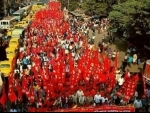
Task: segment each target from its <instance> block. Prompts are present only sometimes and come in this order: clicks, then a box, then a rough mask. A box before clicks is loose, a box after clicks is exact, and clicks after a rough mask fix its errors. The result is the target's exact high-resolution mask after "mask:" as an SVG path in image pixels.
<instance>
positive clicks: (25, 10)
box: [21, 5, 32, 16]
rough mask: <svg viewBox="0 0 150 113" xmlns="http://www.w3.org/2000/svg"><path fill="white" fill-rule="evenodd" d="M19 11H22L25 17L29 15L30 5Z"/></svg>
mask: <svg viewBox="0 0 150 113" xmlns="http://www.w3.org/2000/svg"><path fill="white" fill-rule="evenodd" d="M21 9H23V10H24V15H25V16H27V15H28V14H29V13H30V11H31V9H32V5H28V6H25V7H23V8H21Z"/></svg>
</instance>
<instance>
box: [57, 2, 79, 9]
mask: <svg viewBox="0 0 150 113" xmlns="http://www.w3.org/2000/svg"><path fill="white" fill-rule="evenodd" d="M59 1H60V2H61V4H62V8H64V7H66V8H68V5H69V11H74V10H75V9H77V8H78V6H79V0H59Z"/></svg>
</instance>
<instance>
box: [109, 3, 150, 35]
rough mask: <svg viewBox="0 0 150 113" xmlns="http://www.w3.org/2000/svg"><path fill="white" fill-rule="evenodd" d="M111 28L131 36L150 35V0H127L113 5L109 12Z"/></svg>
mask: <svg viewBox="0 0 150 113" xmlns="http://www.w3.org/2000/svg"><path fill="white" fill-rule="evenodd" d="M109 19H110V29H111V30H112V31H114V32H120V33H122V35H123V33H125V32H126V33H127V34H128V36H129V37H148V36H149V34H150V0H127V1H126V2H123V3H120V4H118V5H114V6H113V10H112V11H111V12H110V13H109Z"/></svg>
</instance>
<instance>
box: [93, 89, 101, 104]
mask: <svg viewBox="0 0 150 113" xmlns="http://www.w3.org/2000/svg"><path fill="white" fill-rule="evenodd" d="M101 101H102V98H101V95H100V94H99V92H97V94H96V95H95V96H94V102H95V104H96V105H100V104H101Z"/></svg>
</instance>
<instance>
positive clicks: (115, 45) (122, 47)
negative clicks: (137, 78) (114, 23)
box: [89, 31, 143, 72]
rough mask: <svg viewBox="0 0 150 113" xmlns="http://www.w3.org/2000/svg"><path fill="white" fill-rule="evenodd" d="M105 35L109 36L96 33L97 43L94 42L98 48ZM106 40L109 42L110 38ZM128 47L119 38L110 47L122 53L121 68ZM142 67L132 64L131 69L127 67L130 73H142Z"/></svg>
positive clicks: (120, 56) (90, 34)
mask: <svg viewBox="0 0 150 113" xmlns="http://www.w3.org/2000/svg"><path fill="white" fill-rule="evenodd" d="M103 35H105V36H108V35H107V32H103V33H100V34H98V32H97V31H96V34H95V42H94V44H95V45H96V46H98V43H99V41H102V36H103ZM89 36H90V37H92V32H91V31H90V33H89ZM106 40H108V37H107V39H106ZM126 46H127V45H126V44H125V43H123V42H122V41H121V40H119V39H118V38H115V42H114V43H113V44H112V45H110V46H109V47H111V48H112V50H119V51H120V53H119V61H118V67H120V66H121V65H122V61H123V60H124V56H125V52H126ZM142 67H143V65H142V63H141V64H140V65H133V64H132V65H131V68H130V67H128V66H127V67H126V69H129V71H130V72H141V70H142Z"/></svg>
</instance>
